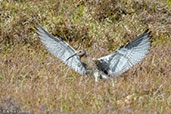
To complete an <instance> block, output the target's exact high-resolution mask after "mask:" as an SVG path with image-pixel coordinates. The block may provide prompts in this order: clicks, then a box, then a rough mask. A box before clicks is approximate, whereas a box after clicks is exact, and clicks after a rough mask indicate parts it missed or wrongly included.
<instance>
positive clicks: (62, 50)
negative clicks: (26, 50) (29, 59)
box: [37, 24, 86, 75]
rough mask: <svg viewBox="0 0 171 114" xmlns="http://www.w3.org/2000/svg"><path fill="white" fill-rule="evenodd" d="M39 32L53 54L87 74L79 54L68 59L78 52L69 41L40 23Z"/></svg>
mask: <svg viewBox="0 0 171 114" xmlns="http://www.w3.org/2000/svg"><path fill="white" fill-rule="evenodd" d="M37 33H38V34H39V37H40V40H41V42H42V43H43V44H44V45H45V47H46V49H47V50H48V51H49V52H50V53H51V54H53V55H54V56H56V57H57V58H59V59H60V60H62V61H63V62H64V63H65V64H67V65H68V66H70V67H71V68H73V69H74V70H75V71H76V72H78V73H80V74H82V75H85V74H86V69H85V68H84V66H83V64H82V63H81V60H80V57H79V56H73V57H72V58H70V59H69V60H67V58H69V57H70V56H72V55H73V54H75V53H76V51H75V50H74V49H73V48H72V47H71V46H70V45H69V44H68V43H66V42H64V41H63V40H60V39H58V38H57V37H54V36H53V35H51V34H49V33H48V32H47V31H46V30H44V29H43V28H42V27H41V26H40V25H39V24H37ZM66 60H67V61H66Z"/></svg>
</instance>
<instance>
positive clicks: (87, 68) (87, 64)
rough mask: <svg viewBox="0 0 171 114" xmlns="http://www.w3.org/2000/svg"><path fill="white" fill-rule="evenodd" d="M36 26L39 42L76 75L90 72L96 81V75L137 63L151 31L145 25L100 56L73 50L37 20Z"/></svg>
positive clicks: (146, 50)
mask: <svg viewBox="0 0 171 114" xmlns="http://www.w3.org/2000/svg"><path fill="white" fill-rule="evenodd" d="M36 29H37V34H38V36H39V38H40V40H41V42H42V43H43V44H44V45H45V47H46V49H47V50H48V51H49V52H50V53H51V54H52V55H54V56H55V57H57V58H58V59H59V60H61V61H63V63H64V64H66V65H68V66H69V67H70V68H72V69H73V70H74V71H76V72H78V73H79V74H80V75H83V76H85V75H86V76H94V78H95V81H96V82H97V81H98V78H99V77H100V78H101V79H106V80H111V79H113V78H115V77H118V76H119V75H121V74H122V73H124V72H125V71H127V70H128V69H130V68H131V67H133V66H134V65H136V64H138V63H140V62H141V61H142V60H143V59H144V58H145V57H146V56H147V54H148V53H149V49H150V47H151V41H150V38H151V37H152V36H151V31H149V29H147V30H145V31H144V32H143V33H142V34H140V35H139V36H138V37H136V38H135V39H134V40H133V41H131V42H129V43H128V44H127V45H123V46H121V47H119V48H118V49H117V50H116V51H115V52H113V53H111V54H109V55H107V56H103V57H100V58H91V57H90V56H88V55H87V53H86V51H85V50H84V49H82V50H78V51H77V50H75V49H74V48H73V47H71V46H70V45H69V44H68V43H67V42H65V41H64V40H62V39H60V38H58V37H55V36H53V35H52V34H50V33H49V32H48V31H46V30H45V29H43V27H41V25H40V24H39V23H37V26H36Z"/></svg>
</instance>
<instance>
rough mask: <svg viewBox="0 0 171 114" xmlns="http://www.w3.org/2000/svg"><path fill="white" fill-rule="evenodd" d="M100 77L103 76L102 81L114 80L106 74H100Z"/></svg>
mask: <svg viewBox="0 0 171 114" xmlns="http://www.w3.org/2000/svg"><path fill="white" fill-rule="evenodd" d="M100 75H101V77H102V79H105V80H112V78H110V77H108V76H107V75H106V74H105V73H104V72H100Z"/></svg>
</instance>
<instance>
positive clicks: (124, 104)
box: [0, 0, 171, 114]
mask: <svg viewBox="0 0 171 114" xmlns="http://www.w3.org/2000/svg"><path fill="white" fill-rule="evenodd" d="M36 21H38V22H39V23H40V25H42V26H43V28H45V29H46V30H48V31H49V32H50V33H52V34H53V35H55V36H57V37H60V38H61V39H63V40H65V41H66V42H68V43H69V44H70V45H72V46H73V47H74V48H75V49H80V47H81V48H84V49H85V50H86V51H87V52H89V54H90V56H92V57H97V58H98V57H101V56H105V55H108V54H110V53H112V52H113V51H115V50H116V49H117V48H118V47H119V46H121V45H125V44H127V43H128V42H130V41H132V40H133V39H135V38H136V37H137V36H138V35H139V34H141V33H143V32H144V31H145V30H146V29H147V28H149V29H150V31H152V36H153V37H152V38H151V41H152V46H151V48H150V52H149V54H148V55H147V57H146V58H145V59H144V60H143V61H142V62H141V63H139V64H137V65H135V66H134V67H133V68H131V69H130V70H128V71H127V72H125V73H123V74H122V75H121V76H119V77H118V78H116V79H115V80H114V85H113V84H112V82H111V81H104V80H99V81H98V82H97V83H95V80H94V79H93V78H92V77H86V76H81V75H79V74H78V73H76V72H74V71H73V70H72V69H70V68H68V67H67V66H66V65H64V64H63V63H62V62H61V61H60V60H59V59H57V58H55V57H54V56H52V55H51V54H50V53H49V52H47V50H46V49H45V47H44V46H43V44H42V43H41V42H40V40H39V38H38V35H37V33H36V29H35V27H36ZM0 113H4V114H7V113H8V114H9V113H12V114H17V113H22V114H59V113H60V114H70V113H75V114H94V113H95V114H169V113H171V2H170V1H169V0H135V1H134V0H128V1H125V0H118V1H117V0H1V1H0Z"/></svg>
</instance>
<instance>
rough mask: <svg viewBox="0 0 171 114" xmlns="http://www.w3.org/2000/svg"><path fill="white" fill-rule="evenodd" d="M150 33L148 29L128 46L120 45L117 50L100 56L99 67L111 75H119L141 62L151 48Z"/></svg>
mask: <svg viewBox="0 0 171 114" xmlns="http://www.w3.org/2000/svg"><path fill="white" fill-rule="evenodd" d="M150 33H151V32H148V30H146V31H145V32H144V33H143V34H141V35H140V36H138V37H137V38H136V39H135V40H133V41H132V42H130V43H128V44H127V45H126V46H122V47H120V48H119V49H118V50H116V52H114V53H112V54H110V55H108V56H105V57H101V58H99V59H98V60H99V61H100V64H99V65H98V67H99V69H101V70H102V71H104V72H106V73H107V74H109V75H115V76H118V75H120V74H122V73H123V72H125V71H127V70H128V69H129V68H131V67H133V66H134V65H136V64H137V63H139V62H141V61H142V60H143V59H144V58H145V57H146V55H147V53H148V51H149V48H150V37H151V36H150Z"/></svg>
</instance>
